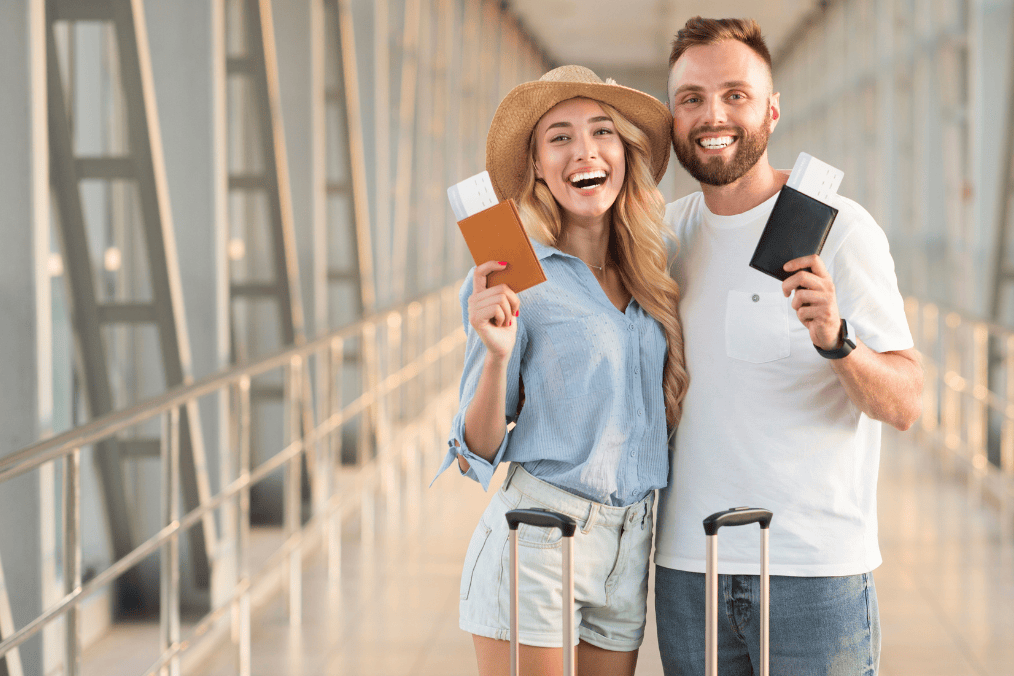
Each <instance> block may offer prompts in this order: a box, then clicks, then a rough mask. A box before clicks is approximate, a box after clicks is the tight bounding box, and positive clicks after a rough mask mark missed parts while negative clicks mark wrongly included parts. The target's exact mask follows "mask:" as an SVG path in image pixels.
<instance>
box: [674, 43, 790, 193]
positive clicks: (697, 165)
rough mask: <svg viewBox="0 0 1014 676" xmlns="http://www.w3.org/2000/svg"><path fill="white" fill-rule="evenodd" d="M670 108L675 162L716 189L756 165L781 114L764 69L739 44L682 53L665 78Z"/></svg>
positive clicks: (766, 69)
mask: <svg viewBox="0 0 1014 676" xmlns="http://www.w3.org/2000/svg"><path fill="white" fill-rule="evenodd" d="M669 106H670V108H671V109H672V111H673V128H672V139H673V148H674V149H675V151H676V157H677V158H678V159H679V161H680V164H682V165H683V168H684V169H686V170H687V171H688V172H690V175H691V176H693V177H694V178H695V179H697V180H698V181H700V182H701V183H703V184H705V185H714V186H723V185H729V184H730V183H733V182H735V181H737V180H738V179H739V178H740V177H742V176H743V175H744V174H746V173H747V172H748V171H750V169H752V168H753V167H754V165H756V164H757V161H758V160H759V159H760V158H761V157H763V156H764V153H765V152H766V151H767V147H768V137H769V136H770V135H771V132H772V131H773V130H774V128H775V125H776V124H777V122H778V117H779V115H780V111H779V107H778V94H775V93H772V88H771V74H770V72H769V70H768V67H767V64H766V63H764V60H763V59H762V58H761V57H760V56H758V55H757V53H756V52H754V51H753V50H752V49H750V48H749V47H748V46H747V45H745V44H743V43H742V42H739V41H738V40H724V41H722V42H719V43H717V44H713V45H702V46H697V47H691V48H690V49H688V50H687V51H685V52H684V53H683V55H682V56H681V57H680V58H679V60H677V61H676V63H675V64H673V68H672V71H671V72H670V73H669Z"/></svg>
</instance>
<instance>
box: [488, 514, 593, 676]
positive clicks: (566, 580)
mask: <svg viewBox="0 0 1014 676" xmlns="http://www.w3.org/2000/svg"><path fill="white" fill-rule="evenodd" d="M505 516H506V518H507V525H508V527H509V528H510V531H511V532H510V548H511V676H518V673H519V669H520V668H521V667H520V663H519V660H518V656H519V644H518V526H520V525H521V524H523V523H524V524H528V525H530V526H537V527H539V528H559V529H560V531H561V532H562V533H563V609H562V611H563V612H562V615H563V675H564V676H574V674H575V673H576V671H575V668H576V665H575V664H574V645H573V640H574V549H573V546H572V545H573V542H574V531H575V530H577V524H576V523H575V522H574V519H572V518H570V517H569V516H565V515H563V514H559V513H557V512H551V511H549V510H548V509H513V510H511V511H509V512H507V514H506V515H505ZM568 608H569V609H570V611H569V612H568V611H567V609H568Z"/></svg>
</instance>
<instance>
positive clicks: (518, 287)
mask: <svg viewBox="0 0 1014 676" xmlns="http://www.w3.org/2000/svg"><path fill="white" fill-rule="evenodd" d="M458 227H459V228H461V234H462V235H464V236H465V243H466V244H468V250H469V251H470V252H471V253H472V260H473V261H475V264H476V265H480V264H481V263H485V262H486V261H507V269H506V270H498V271H497V272H494V273H492V274H490V276H489V277H488V278H487V280H486V286H487V287H492V286H496V285H497V284H506V285H507V286H509V287H510V288H511V290H512V291H514V292H515V293H517V292H519V291H524V290H525V289H530V288H531V287H533V286H535V285H536V284H541V283H542V282H544V281H546V273H544V272H543V271H542V265H540V264H539V259H538V257H537V256H536V255H535V250H534V249H532V243H531V242H530V241H529V239H528V235H527V234H525V229H524V226H522V225H521V216H519V215H518V208H517V206H516V205H515V204H514V200H512V199H509V200H507V201H506V202H500V203H499V204H496V205H494V206H491V207H490V208H489V209H486V210H484V211H480V212H479V213H477V214H475V215H474V216H469V217H468V218H466V219H464V220H461V221H458Z"/></svg>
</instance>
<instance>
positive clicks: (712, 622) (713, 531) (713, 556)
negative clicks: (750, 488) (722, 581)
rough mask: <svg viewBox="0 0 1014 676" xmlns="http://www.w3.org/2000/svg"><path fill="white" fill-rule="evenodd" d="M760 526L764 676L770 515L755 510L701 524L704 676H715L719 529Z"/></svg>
mask: <svg viewBox="0 0 1014 676" xmlns="http://www.w3.org/2000/svg"><path fill="white" fill-rule="evenodd" d="M751 523H757V524H760V532H761V536H760V584H761V593H760V597H761V598H760V601H761V612H760V662H761V664H760V676H768V664H769V662H770V656H769V655H768V644H769V640H770V627H769V625H770V622H769V621H768V619H769V614H770V603H771V584H770V577H769V574H768V532H769V528H770V527H771V512H769V511H768V510H766V509H759V508H757V507H735V508H733V509H728V510H726V511H724V512H716V513H715V514H712V515H711V516H709V517H708V518H706V519H705V520H704V534H705V535H706V536H707V543H708V551H707V555H708V562H707V567H706V569H705V596H706V597H707V603H706V607H705V611H704V613H705V622H706V626H705V630H704V636H705V653H704V674H705V676H718V529H719V528H721V527H722V526H745V525H747V524H751Z"/></svg>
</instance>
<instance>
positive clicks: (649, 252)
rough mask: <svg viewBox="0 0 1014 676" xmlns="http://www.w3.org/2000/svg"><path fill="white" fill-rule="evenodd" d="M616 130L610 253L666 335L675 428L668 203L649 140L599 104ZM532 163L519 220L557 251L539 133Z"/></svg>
mask: <svg viewBox="0 0 1014 676" xmlns="http://www.w3.org/2000/svg"><path fill="white" fill-rule="evenodd" d="M596 103H598V104H599V105H600V106H602V110H604V111H605V113H606V115H608V116H609V117H610V118H611V119H612V121H613V124H614V126H615V127H616V132H617V133H618V134H619V137H620V139H621V140H622V141H623V149H624V157H625V165H626V176H625V178H624V180H623V185H622V187H621V188H620V192H619V194H618V195H617V196H616V202H615V203H614V204H613V207H612V228H611V232H610V236H609V252H610V254H611V256H612V258H613V260H614V261H615V263H616V265H617V268H618V270H619V273H620V279H621V280H623V284H624V286H626V287H627V290H628V291H629V292H630V294H631V295H632V296H633V297H634V299H635V300H636V301H637V302H638V304H639V305H640V306H641V307H642V308H644V310H645V311H646V312H647V313H648V314H650V315H651V316H652V317H654V318H655V319H656V320H657V321H658V323H659V324H661V325H662V328H663V330H664V331H665V336H666V342H667V345H668V355H667V358H666V363H665V369H664V370H663V374H662V389H663V392H664V395H665V411H666V414H665V417H666V423H667V425H668V426H669V427H670V429H673V428H675V427H676V424H677V423H678V422H679V419H680V414H681V413H682V407H683V397H684V396H685V395H686V391H687V385H688V384H689V381H690V378H689V376H688V375H687V369H686V363H685V361H684V357H683V327H682V325H681V324H680V321H679V318H678V316H677V314H676V309H677V307H678V304H679V299H680V289H679V285H678V284H676V281H675V280H673V278H672V277H671V276H670V275H669V270H668V263H669V260H668V249H667V248H666V241H665V237H664V235H665V234H671V230H670V228H669V227H668V226H667V225H666V224H665V221H663V220H662V216H663V214H664V212H665V202H664V200H663V199H662V194H661V193H660V192H659V191H658V188H657V187H656V185H655V181H654V179H653V177H652V173H651V152H650V150H649V148H650V146H649V145H648V137H647V135H646V134H645V133H644V132H643V131H641V129H640V128H638V127H637V126H636V125H635V124H634V123H632V122H630V121H629V120H628V119H627V118H625V117H624V116H623V115H621V114H620V112H619V111H618V110H616V108H613V107H612V106H610V105H608V104H606V103H602V102H601V101H596ZM528 152H529V155H530V157H531V161H530V162H528V172H527V175H526V176H525V182H524V187H523V188H522V191H521V196H520V198H519V199H518V207H519V209H520V211H521V220H522V222H524V224H525V228H526V230H528V234H529V235H530V236H532V237H534V238H535V239H536V240H538V241H539V242H541V243H542V244H545V245H546V246H553V247H555V246H557V242H558V241H559V239H560V235H561V234H562V232H563V219H562V218H561V216H560V207H559V205H558V204H557V203H556V199H555V198H554V197H553V193H552V192H550V190H549V187H548V186H547V185H546V184H545V183H543V182H541V181H536V179H535V159H536V144H535V130H534V129H533V130H532V135H531V137H530V140H529V144H528Z"/></svg>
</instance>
